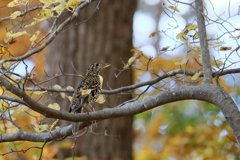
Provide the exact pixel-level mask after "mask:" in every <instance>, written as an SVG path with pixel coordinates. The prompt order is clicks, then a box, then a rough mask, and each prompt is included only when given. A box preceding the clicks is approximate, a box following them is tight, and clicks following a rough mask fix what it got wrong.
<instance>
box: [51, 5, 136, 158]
mask: <svg viewBox="0 0 240 160" xmlns="http://www.w3.org/2000/svg"><path fill="white" fill-rule="evenodd" d="M97 3H98V2H94V3H93V4H90V5H89V6H88V7H86V8H84V9H83V10H82V11H81V12H80V13H79V16H78V18H76V19H75V20H74V21H73V22H72V24H70V26H72V25H73V24H76V23H79V22H81V21H83V20H85V19H87V18H88V17H89V16H90V15H91V14H92V12H93V11H94V9H95V8H96V6H97ZM136 3H137V2H136V1H123V0H119V1H109V0H108V1H107V0H104V1H102V2H101V4H100V6H99V9H98V10H97V11H96V12H95V13H94V14H93V16H92V17H91V18H90V19H89V20H88V21H87V22H86V23H83V24H81V25H79V26H75V27H72V28H70V29H68V30H66V31H65V32H64V33H61V34H59V35H58V37H57V38H56V39H55V40H54V41H53V42H52V44H51V45H50V48H49V51H48V52H49V56H48V69H47V71H48V74H49V75H54V74H56V73H60V69H59V67H58V66H60V67H61V69H62V70H63V72H64V73H76V72H75V71H74V68H76V70H77V72H78V74H81V75H83V76H84V75H85V73H86V71H87V68H88V66H89V65H90V64H91V63H93V62H100V63H105V62H106V63H111V64H112V65H111V67H109V68H106V69H103V70H102V71H101V73H100V74H101V75H102V76H103V79H104V81H103V88H105V89H106V88H108V87H111V88H113V89H114V88H118V87H121V86H126V85H130V84H131V83H132V74H131V72H130V71H124V72H122V73H121V74H120V75H119V77H117V78H116V77H115V73H117V71H116V70H115V68H117V69H121V68H122V67H123V64H122V60H121V59H123V60H124V61H125V62H126V61H127V59H128V58H129V57H131V53H130V52H129V50H130V49H131V48H132V23H133V14H134V11H135V7H136ZM67 14H68V13H65V15H63V16H62V17H61V18H60V21H61V19H62V20H63V19H64V18H65V17H66V15H67ZM71 62H72V63H73V66H74V68H73V67H72V65H71ZM80 81H81V79H80V78H77V77H69V76H65V77H60V78H58V79H56V80H53V81H52V82H51V83H52V84H51V85H54V84H59V85H61V86H69V85H70V86H73V87H74V88H76V87H77V86H78V85H79V83H80ZM130 98H131V96H130V95H124V96H122V95H121V96H119V95H110V96H108V97H107V102H106V103H105V104H104V106H107V104H108V105H109V107H114V106H116V105H117V104H119V103H121V102H124V101H126V100H129V99H130ZM53 101H55V102H58V103H59V104H60V105H61V110H65V111H68V107H69V104H70V102H69V101H68V100H66V99H65V100H63V99H62V98H61V97H60V96H58V97H57V98H55V99H54V100H53ZM93 107H94V108H95V110H101V109H103V105H99V104H97V103H94V104H93ZM132 120H133V119H132V117H126V118H116V119H112V120H104V121H102V122H100V123H98V124H97V128H96V127H95V125H93V130H94V132H95V133H101V134H104V132H105V130H106V131H107V134H109V135H113V137H109V136H104V135H94V134H91V133H87V134H85V135H83V136H81V137H80V138H78V140H77V142H76V146H75V148H74V150H75V156H87V157H88V159H101V160H109V159H114V158H117V159H128V160H130V159H132V138H133V137H132ZM69 124H70V123H69V122H66V121H65V122H64V121H62V122H61V125H62V126H66V125H69ZM117 137H118V138H117ZM69 156H72V153H71V152H69V150H68V151H59V154H58V158H60V159H63V158H66V157H69Z"/></svg>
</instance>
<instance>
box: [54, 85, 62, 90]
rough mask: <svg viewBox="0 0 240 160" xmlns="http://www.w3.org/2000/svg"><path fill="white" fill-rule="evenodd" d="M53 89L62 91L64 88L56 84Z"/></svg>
mask: <svg viewBox="0 0 240 160" xmlns="http://www.w3.org/2000/svg"><path fill="white" fill-rule="evenodd" d="M53 88H55V89H61V88H62V87H61V86H59V85H58V84H55V85H54V86H53Z"/></svg>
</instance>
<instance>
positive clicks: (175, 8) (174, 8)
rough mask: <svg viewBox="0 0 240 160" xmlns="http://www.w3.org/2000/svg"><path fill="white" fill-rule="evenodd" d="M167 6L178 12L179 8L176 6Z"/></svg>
mask: <svg viewBox="0 0 240 160" xmlns="http://www.w3.org/2000/svg"><path fill="white" fill-rule="evenodd" d="M168 8H170V9H172V10H174V11H177V12H179V13H180V10H179V9H178V8H177V7H174V6H171V5H169V6H168Z"/></svg>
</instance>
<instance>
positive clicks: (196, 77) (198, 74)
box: [191, 72, 201, 81]
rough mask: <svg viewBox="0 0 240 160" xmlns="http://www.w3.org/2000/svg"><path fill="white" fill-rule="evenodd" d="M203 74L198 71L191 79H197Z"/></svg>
mask: <svg viewBox="0 0 240 160" xmlns="http://www.w3.org/2000/svg"><path fill="white" fill-rule="evenodd" d="M200 75H201V73H200V72H197V73H195V74H194V75H193V76H192V78H191V80H193V81H194V80H196V79H198V77H199V76H200Z"/></svg>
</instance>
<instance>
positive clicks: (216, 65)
mask: <svg viewBox="0 0 240 160" xmlns="http://www.w3.org/2000/svg"><path fill="white" fill-rule="evenodd" d="M211 64H212V66H213V67H221V66H222V65H223V62H222V61H219V60H215V61H211Z"/></svg>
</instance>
